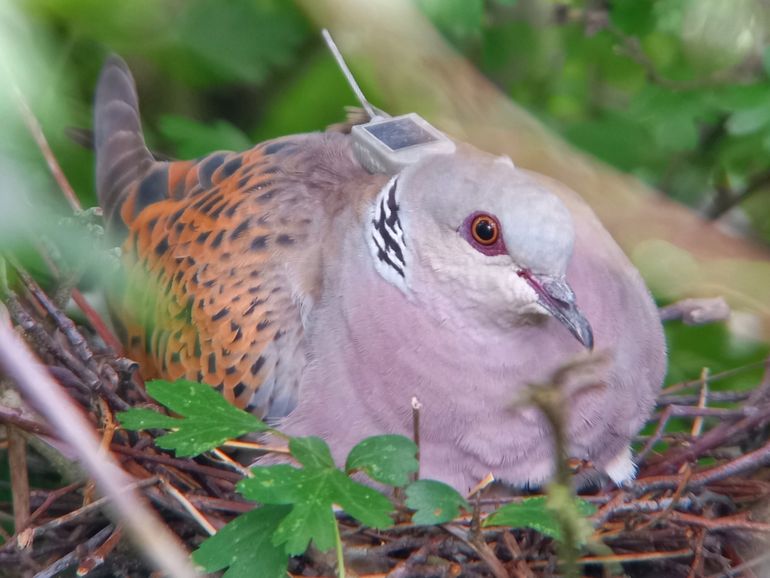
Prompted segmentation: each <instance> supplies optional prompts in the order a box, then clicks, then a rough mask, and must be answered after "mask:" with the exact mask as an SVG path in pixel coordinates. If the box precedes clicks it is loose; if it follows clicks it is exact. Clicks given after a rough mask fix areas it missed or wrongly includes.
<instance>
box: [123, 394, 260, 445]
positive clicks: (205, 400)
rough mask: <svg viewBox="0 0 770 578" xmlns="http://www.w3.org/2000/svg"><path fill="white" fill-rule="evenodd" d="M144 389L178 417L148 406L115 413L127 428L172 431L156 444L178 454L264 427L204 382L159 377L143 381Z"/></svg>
mask: <svg viewBox="0 0 770 578" xmlns="http://www.w3.org/2000/svg"><path fill="white" fill-rule="evenodd" d="M147 393H149V394H150V396H152V397H153V399H155V400H156V401H158V402H160V403H162V404H163V405H165V406H166V407H167V408H169V409H170V410H171V411H173V412H174V413H177V414H179V415H181V416H182V417H181V418H173V417H169V416H163V415H161V414H157V415H158V416H159V417H157V418H152V417H150V413H152V412H150V411H149V410H129V411H127V412H121V413H119V414H118V419H119V420H120V422H121V424H122V425H123V427H125V428H127V429H145V428H148V427H149V428H163V429H175V430H176V431H174V432H172V433H169V434H166V435H163V436H160V437H159V438H157V439H156V440H155V443H156V444H157V445H158V447H161V448H163V449H167V450H174V451H175V452H176V455H178V456H185V457H187V456H196V455H198V454H201V453H203V452H206V451H209V450H211V449H214V448H216V447H218V446H220V445H221V444H222V443H223V442H225V441H226V440H228V439H231V438H235V437H238V436H241V435H243V434H246V433H250V432H255V431H265V430H267V429H268V427H267V426H266V425H265V424H264V423H263V422H261V421H260V420H258V419H257V418H256V417H254V416H253V415H251V414H250V413H246V412H245V411H243V410H240V409H238V408H237V407H234V406H232V405H230V404H229V403H228V402H227V401H226V400H225V398H223V397H222V396H221V395H220V394H218V393H217V392H216V391H214V390H213V389H212V388H211V387H209V386H208V385H205V384H202V383H195V382H194V381H184V380H180V381H174V382H168V381H163V380H156V381H150V382H148V383H147Z"/></svg>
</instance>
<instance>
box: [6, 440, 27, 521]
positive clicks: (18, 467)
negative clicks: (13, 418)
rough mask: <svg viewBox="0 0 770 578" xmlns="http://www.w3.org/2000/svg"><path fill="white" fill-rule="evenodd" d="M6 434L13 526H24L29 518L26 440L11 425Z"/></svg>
mask: <svg viewBox="0 0 770 578" xmlns="http://www.w3.org/2000/svg"><path fill="white" fill-rule="evenodd" d="M6 431H7V435H8V464H9V466H10V470H11V496H12V499H13V522H14V528H24V527H25V526H26V525H27V521H28V520H29V514H30V512H29V510H30V507H29V477H28V473H27V440H26V439H25V438H24V436H23V435H22V434H21V432H19V430H18V429H17V428H15V427H13V426H10V427H8V428H6Z"/></svg>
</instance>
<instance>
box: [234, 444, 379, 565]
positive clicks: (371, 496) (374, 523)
mask: <svg viewBox="0 0 770 578" xmlns="http://www.w3.org/2000/svg"><path fill="white" fill-rule="evenodd" d="M295 440H300V441H299V444H295V447H293V448H292V452H294V450H295V449H297V446H298V447H299V448H300V454H301V455H302V456H303V458H304V459H305V460H306V463H308V464H310V466H308V467H305V468H302V469H300V468H294V467H291V466H288V465H278V466H267V467H256V468H253V469H252V472H253V476H252V477H250V478H248V479H245V480H242V481H241V482H240V483H239V484H238V491H239V492H240V493H241V494H242V495H243V496H244V497H246V498H248V499H250V500H255V501H258V502H262V503H264V504H292V505H293V508H292V510H291V514H290V515H289V516H287V517H286V519H285V520H284V521H283V522H282V523H281V525H280V527H279V529H278V531H277V532H276V534H275V537H274V544H285V547H286V551H287V552H289V553H291V554H301V553H302V552H304V551H305V549H306V548H307V545H308V543H309V542H310V541H311V540H312V541H313V542H314V544H315V545H316V547H317V548H319V549H320V550H328V549H329V548H331V547H332V546H334V543H335V542H334V540H335V536H336V529H335V526H334V525H335V524H336V520H335V518H334V510H333V506H334V504H338V505H339V506H341V507H342V509H344V510H345V511H346V512H347V513H348V514H350V515H351V516H353V517H354V518H356V519H357V520H359V521H360V522H362V523H363V524H365V525H367V526H369V527H372V528H387V527H389V526H391V525H392V524H393V520H392V519H391V517H390V514H391V512H392V511H393V504H392V503H391V502H390V500H388V499H387V498H386V497H385V496H383V495H382V494H380V493H379V492H376V491H375V490H373V489H372V488H369V487H367V486H364V485H363V484H359V483H358V482H355V481H353V480H351V479H350V478H349V477H348V476H346V475H345V474H344V473H343V472H341V471H340V470H338V469H337V468H336V467H335V466H334V463H333V462H331V465H330V464H329V463H328V462H327V457H328V460H331V455H330V454H329V455H328V456H327V453H328V448H326V444H325V443H323V444H321V443H319V441H320V440H318V438H295V439H294V440H291V441H292V442H294V441H295ZM290 443H291V442H290ZM324 450H325V451H324ZM295 457H296V454H295Z"/></svg>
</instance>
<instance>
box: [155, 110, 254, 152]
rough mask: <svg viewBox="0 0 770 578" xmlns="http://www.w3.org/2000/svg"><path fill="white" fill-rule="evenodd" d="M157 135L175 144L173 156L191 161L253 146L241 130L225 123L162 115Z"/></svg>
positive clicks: (222, 121)
mask: <svg viewBox="0 0 770 578" xmlns="http://www.w3.org/2000/svg"><path fill="white" fill-rule="evenodd" d="M158 128H159V129H160V132H161V134H162V135H163V136H165V137H166V138H167V139H168V140H170V141H171V142H172V143H173V144H174V149H175V151H176V155H177V156H178V157H179V158H182V159H191V158H195V157H200V156H203V155H207V154H209V153H210V152H212V151H216V150H230V151H242V150H246V149H249V148H251V147H252V146H254V143H252V142H251V140H249V137H247V136H246V135H245V134H244V133H243V132H242V131H241V130H239V129H238V128H236V127H235V126H233V125H232V124H230V123H229V122H227V121H224V120H218V121H216V122H214V123H212V124H204V123H202V122H197V121H195V120H192V119H189V118H185V117H182V116H172V115H165V116H162V117H161V119H160V124H159V127H158Z"/></svg>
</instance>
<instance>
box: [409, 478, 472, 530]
mask: <svg viewBox="0 0 770 578" xmlns="http://www.w3.org/2000/svg"><path fill="white" fill-rule="evenodd" d="M406 505H407V506H408V507H410V508H411V509H413V510H417V511H416V512H415V514H414V515H413V516H412V522H413V523H415V524H424V525H431V524H443V523H444V522H449V521H451V520H454V519H455V518H456V517H457V516H459V515H460V508H464V509H466V510H469V509H470V506H469V505H468V502H467V501H466V500H465V498H463V497H462V496H461V495H460V494H459V493H458V492H457V490H455V489H454V488H453V487H451V486H448V485H446V484H445V483H443V482H438V481H435V480H417V481H416V482H414V483H412V484H409V486H408V487H407V488H406Z"/></svg>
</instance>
